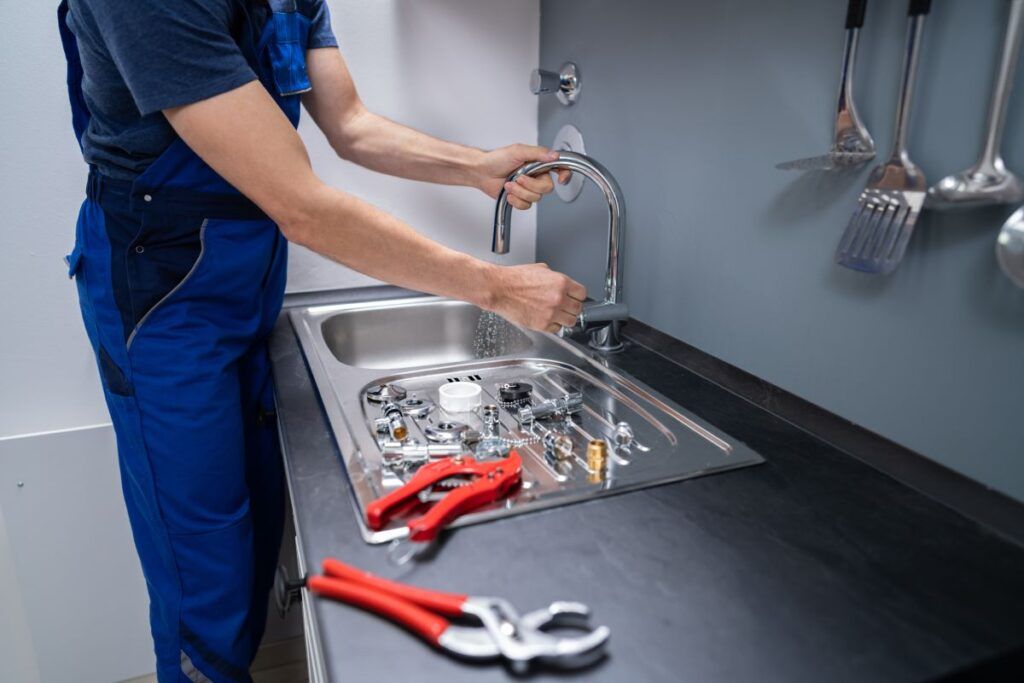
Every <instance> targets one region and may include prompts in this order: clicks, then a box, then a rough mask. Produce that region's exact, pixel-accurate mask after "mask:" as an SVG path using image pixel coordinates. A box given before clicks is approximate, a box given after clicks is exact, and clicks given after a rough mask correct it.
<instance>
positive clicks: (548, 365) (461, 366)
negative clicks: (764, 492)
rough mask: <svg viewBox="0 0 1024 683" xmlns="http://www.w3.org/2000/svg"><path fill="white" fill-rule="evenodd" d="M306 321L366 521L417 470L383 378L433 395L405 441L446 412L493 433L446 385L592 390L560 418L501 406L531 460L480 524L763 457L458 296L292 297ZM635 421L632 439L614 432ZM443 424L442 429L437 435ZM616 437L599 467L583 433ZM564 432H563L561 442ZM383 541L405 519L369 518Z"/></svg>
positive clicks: (578, 354)
mask: <svg viewBox="0 0 1024 683" xmlns="http://www.w3.org/2000/svg"><path fill="white" fill-rule="evenodd" d="M291 319H292V323H293V325H294V327H295V329H296V331H297V333H298V336H299V339H300V341H301V344H302V348H303V351H304V353H305V355H306V358H307V361H308V362H309V365H310V368H311V370H312V373H313V377H314V379H315V381H316V385H317V388H318V390H319V392H320V395H321V399H322V402H323V405H324V408H325V411H326V413H327V416H328V419H329V421H330V423H331V428H332V430H333V432H334V435H335V437H336V439H337V441H338V446H339V450H340V452H341V454H342V461H343V462H342V463H341V464H342V466H343V467H344V468H345V470H346V472H347V474H348V478H349V481H350V482H351V483H352V489H353V492H354V496H355V504H356V507H357V508H358V510H359V518H360V520H361V521H362V520H363V519H364V516H365V509H366V505H367V504H368V503H369V502H370V501H372V500H374V499H376V498H378V497H380V496H382V495H384V494H386V493H387V492H389V491H390V490H393V489H394V488H395V487H397V486H400V485H401V484H402V483H403V481H404V480H406V479H408V477H409V476H411V472H412V471H413V470H412V469H411V468H409V467H408V466H407V465H408V463H406V464H405V465H404V466H400V465H394V464H389V463H385V458H384V455H383V453H382V445H383V444H384V442H385V441H386V438H387V437H386V436H384V435H382V434H381V433H380V432H379V431H378V425H377V420H378V418H379V417H380V416H381V412H380V406H379V404H377V403H373V402H371V401H370V400H369V398H368V396H367V392H368V390H370V389H371V388H372V387H375V386H379V385H382V384H392V385H397V386H398V387H400V388H401V389H403V390H404V391H405V392H407V396H408V397H410V398H415V399H421V400H422V401H423V402H425V403H427V404H430V403H433V404H435V406H434V408H433V409H432V410H430V411H429V412H428V413H427V414H425V415H422V416H413V415H409V416H407V424H408V427H409V434H408V437H406V439H407V443H413V444H417V443H418V444H426V443H428V442H429V441H430V439H431V438H433V436H435V435H436V429H435V428H437V427H439V426H444V425H445V424H446V423H461V424H462V425H464V426H465V427H466V428H468V429H469V430H471V431H476V432H485V431H486V427H485V424H484V420H483V417H482V414H481V410H480V409H476V410H474V411H471V412H465V413H451V414H449V413H447V412H445V411H444V410H442V409H441V408H440V405H439V396H438V388H439V387H440V386H442V385H444V384H449V383H451V382H474V383H476V384H479V385H480V386H481V388H482V390H483V403H484V404H485V405H486V404H499V403H500V401H499V395H498V388H499V387H501V386H502V385H504V384H506V383H509V382H518V383H528V384H529V385H531V386H532V387H533V391H532V395H531V400H532V401H533V402H534V404H538V403H539V402H542V401H544V400H548V399H553V398H556V397H559V396H562V395H565V394H566V393H570V392H578V393H579V394H580V395H581V396H582V407H581V410H579V412H576V413H574V414H572V415H571V416H570V417H569V418H568V419H564V418H559V420H558V421H556V422H554V423H552V422H546V421H544V420H538V421H536V422H532V423H531V422H524V421H521V420H520V419H519V416H518V415H517V408H515V407H512V406H504V407H502V408H501V409H500V410H499V416H500V419H499V423H500V427H499V428H498V429H499V433H500V435H501V437H502V438H503V439H504V442H505V443H506V444H507V445H510V446H513V447H515V448H516V450H517V451H518V452H519V453H520V455H521V456H522V460H523V483H522V486H521V487H519V488H518V489H517V490H516V491H515V492H514V493H513V494H512V495H511V496H510V497H509V498H508V499H506V500H504V501H501V502H500V503H496V504H494V505H492V506H490V507H489V508H486V509H483V510H480V511H478V512H474V513H473V514H470V515H466V516H464V517H462V518H460V519H459V520H458V521H457V522H456V525H463V524H471V523H474V522H482V521H485V520H489V519H494V518H496V517H501V516H505V515H512V514H518V513H522V512H528V511H530V510H536V509H540V508H545V507H553V506H556V505H564V504H567V503H572V502H577V501H581V500H587V499H590V498H594V497H597V496H603V495H609V494H612V493H619V492H622V491H627V490H633V489H638V488H643V487H646V486H654V485H657V484H662V483H666V482H670V481H678V480H681V479H687V478H690V477H696V476H701V475H704V474H710V473H713V472H721V471H724V470H730V469H735V468H738V467H744V466H747V465H754V464H757V463H760V462H763V459H762V458H761V456H759V455H758V454H757V453H755V452H753V451H751V450H750V449H749V448H747V447H746V446H745V445H744V444H743V443H741V442H739V441H737V440H735V439H733V438H731V437H729V436H728V435H727V434H724V433H722V432H720V431H718V430H717V429H715V428H714V427H713V426H711V425H708V424H706V423H704V422H703V421H701V420H700V419H698V418H696V417H695V416H693V415H691V414H689V413H688V412H687V411H686V410H685V409H683V408H682V407H680V406H678V405H676V404H675V403H673V402H671V401H669V400H668V399H666V398H665V397H664V396H662V395H660V394H658V393H657V392H655V391H654V390H652V389H650V388H648V387H646V386H644V385H643V384H641V383H639V382H637V381H636V380H634V379H632V378H630V377H628V376H626V375H624V374H621V373H619V372H617V371H615V370H613V369H611V368H609V367H607V366H606V365H605V364H603V363H602V362H601V360H602V359H601V357H600V356H599V355H597V352H595V351H591V350H589V349H586V348H584V347H582V346H579V345H576V344H575V343H573V342H571V341H567V340H562V339H559V338H557V337H555V336H553V335H547V334H540V333H536V332H532V331H528V330H523V329H520V328H518V327H516V326H514V325H511V324H509V323H508V322H506V321H504V320H502V319H501V318H498V317H496V316H494V315H492V314H488V313H484V312H483V311H481V310H479V309H477V308H475V307H473V306H470V305H468V304H464V303H461V302H456V301H449V300H443V299H438V298H433V297H411V298H407V299H397V300H388V301H377V302H369V303H358V304H337V305H326V306H311V307H306V308H298V309H294V310H293V311H292V312H291ZM621 422H626V423H628V425H629V426H630V428H631V430H632V432H633V437H634V438H633V440H632V442H631V443H628V444H626V445H624V446H619V445H617V442H616V440H615V429H616V425H618V424H619V423H621ZM432 432H433V433H432ZM549 433H552V434H555V433H556V434H559V435H562V436H564V437H566V439H567V440H568V443H569V444H571V448H570V449H563V450H562V451H560V452H558V453H557V455H556V454H555V453H554V452H552V450H551V449H550V448H546V447H545V445H544V439H545V437H546V436H548V435H549ZM595 439H603V440H605V441H606V443H608V444H609V448H610V451H609V460H608V462H607V467H606V468H605V469H603V470H601V471H595V470H592V469H591V468H590V466H589V464H588V461H587V458H586V449H587V444H588V443H589V442H591V441H592V440H595ZM564 443H565V442H563V445H564ZM362 533H363V536H364V538H365V539H366V540H367V541H368V542H371V543H379V542H384V541H388V540H390V539H393V538H398V537H401V536H403V535H405V533H406V528H405V526H404V525H403V524H402V522H401V520H398V521H396V522H395V523H394V524H393V525H392V526H390V527H388V528H386V529H383V530H381V531H371V530H369V529H368V528H366V527H365V526H363V527H362Z"/></svg>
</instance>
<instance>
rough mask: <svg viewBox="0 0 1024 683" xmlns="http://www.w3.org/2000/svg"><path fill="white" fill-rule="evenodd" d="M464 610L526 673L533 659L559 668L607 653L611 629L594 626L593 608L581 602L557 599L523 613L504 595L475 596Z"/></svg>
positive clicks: (516, 668) (575, 665)
mask: <svg viewBox="0 0 1024 683" xmlns="http://www.w3.org/2000/svg"><path fill="white" fill-rule="evenodd" d="M462 611H463V612H464V613H466V614H470V615H473V616H474V617H476V618H477V619H479V620H480V623H481V624H483V626H484V629H486V631H487V632H488V633H489V634H490V637H491V638H492V639H493V641H494V642H495V643H496V644H497V646H498V650H499V651H500V652H501V654H502V656H503V657H505V659H506V660H507V661H508V662H509V665H510V666H511V667H512V669H513V670H514V671H516V672H518V673H523V672H525V671H527V670H528V669H529V668H530V665H531V664H532V663H533V662H535V661H536V662H542V663H544V664H548V665H553V666H556V667H558V668H565V669H575V668H581V667H586V666H589V665H590V664H592V663H594V662H596V661H598V660H599V659H601V658H602V657H603V656H604V645H605V643H606V642H608V638H609V636H610V635H611V630H610V629H609V628H608V627H607V626H598V627H597V628H591V626H590V624H589V620H590V609H589V608H588V607H587V606H586V605H584V604H581V603H578V602H553V603H551V604H550V605H548V606H547V607H544V608H541V609H538V610H534V611H532V612H529V613H527V614H525V615H523V616H520V615H519V614H518V613H517V612H516V610H515V608H514V607H513V606H512V605H511V604H510V603H509V602H508V601H507V600H503V599H501V598H490V597H479V596H471V597H468V598H467V599H466V602H465V603H464V604H463V605H462ZM546 628H568V629H573V630H578V631H580V635H572V636H568V635H556V634H554V633H548V632H546V631H545V630H544V629H546Z"/></svg>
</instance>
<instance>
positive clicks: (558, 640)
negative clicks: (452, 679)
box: [306, 558, 611, 671]
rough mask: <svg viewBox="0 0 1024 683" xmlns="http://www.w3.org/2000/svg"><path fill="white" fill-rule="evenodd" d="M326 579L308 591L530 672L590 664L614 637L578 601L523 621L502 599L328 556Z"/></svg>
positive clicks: (454, 649)
mask: <svg viewBox="0 0 1024 683" xmlns="http://www.w3.org/2000/svg"><path fill="white" fill-rule="evenodd" d="M323 571H324V575H323V576H311V577H309V578H308V579H307V580H306V587H307V588H309V589H310V590H311V591H313V592H314V593H316V594H317V595H322V596H324V597H329V598H333V599H335V600H340V601H342V602H345V603H348V604H350V605H354V606H356V607H361V608H363V609H366V610H369V611H371V612H375V613H377V614H379V615H381V616H384V617H387V618H388V619H391V620H392V621H395V622H396V623H399V624H401V625H403V626H405V627H406V628H408V629H409V630H410V631H412V632H413V633H415V634H417V635H419V636H420V637H421V638H423V639H424V640H426V641H427V642H428V643H430V644H431V645H433V646H435V647H438V648H440V649H442V650H445V651H447V652H450V653H452V654H456V655H459V656H461V657H466V658H470V659H493V658H496V657H499V656H504V657H505V658H506V659H507V660H508V661H509V662H510V664H512V665H513V667H514V668H516V669H518V670H520V671H521V670H524V669H526V668H527V667H528V666H529V664H530V662H531V661H534V660H543V661H545V662H547V663H550V664H554V665H557V666H562V667H579V666H586V665H587V664H590V663H592V662H594V661H596V660H597V659H600V658H601V657H602V656H603V647H604V644H605V643H606V642H607V640H608V637H609V635H611V632H610V631H609V629H608V627H607V626H599V627H597V628H594V629H591V628H590V627H589V624H588V619H589V617H590V610H589V609H588V608H587V606H586V605H582V604H580V603H574V602H555V603H552V604H551V605H549V606H548V607H546V608H543V609H539V610H536V611H534V612H530V613H529V614H525V615H523V616H519V614H518V613H517V612H516V610H515V608H513V607H512V605H510V604H509V603H508V602H507V601H506V600H503V599H501V598H490V597H479V596H469V595H458V594H453V593H440V592H436V591H430V590H425V589H423V588H416V587H414V586H407V585H404V584H401V583H396V582H394V581H388V580H387V579H382V578H380V577H378V576H374V575H373V574H370V573H369V572H364V571H362V570H360V569H356V568H355V567H351V566H349V565H347V564H345V563H343V562H340V561H338V560H335V559H331V558H328V559H326V560H324V562H323ZM465 616H471V617H475V618H476V619H477V620H479V621H480V623H481V626H460V625H457V624H452V623H451V622H450V621H449V620H448V619H447V618H446V617H449V618H450V617H465ZM552 626H556V627H557V626H570V627H572V628H573V629H574V630H575V631H576V632H578V633H579V635H573V636H571V637H568V636H560V635H554V634H553V633H548V632H545V630H544V629H545V628H550V627H552Z"/></svg>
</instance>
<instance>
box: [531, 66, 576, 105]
mask: <svg viewBox="0 0 1024 683" xmlns="http://www.w3.org/2000/svg"><path fill="white" fill-rule="evenodd" d="M581 86H582V81H581V79H580V70H579V69H578V68H577V67H576V65H575V64H573V63H572V62H566V63H565V64H563V65H562V68H561V71H560V72H559V73H555V72H554V71H547V70H546V69H534V70H533V73H532V74H531V75H530V92H532V93H533V94H534V95H550V94H551V93H554V94H555V95H557V96H558V101H559V102H561V103H562V104H564V105H565V106H567V107H568V106H569V105H571V104H575V102H576V99H577V98H578V97H579V96H580V88H581Z"/></svg>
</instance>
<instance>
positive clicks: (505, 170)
mask: <svg viewBox="0 0 1024 683" xmlns="http://www.w3.org/2000/svg"><path fill="white" fill-rule="evenodd" d="M557 158H558V152H553V151H551V150H549V149H547V148H546V147H536V146H534V145H509V146H508V147H502V148H500V149H496V150H493V151H491V152H485V153H484V155H483V156H482V157H481V159H480V162H479V164H478V166H477V169H476V171H477V177H478V181H477V187H479V188H480V189H481V190H482V191H483V192H484V193H485V194H486V195H487V196H488V197H490V198H491V199H497V197H498V193H500V192H501V188H502V187H504V188H505V189H506V190H507V191H508V195H509V197H508V203H509V204H511V205H512V206H514V207H515V208H517V209H528V208H530V207H531V206H532V205H533V204H534V203H535V202H538V201H540V198H541V197H542V196H543V195H546V194H548V193H549V192H551V191H552V190H553V189H555V184H554V183H553V182H552V181H551V174H549V173H545V174H544V175H541V176H538V177H536V178H531V177H530V176H520V177H519V178H518V179H517V181H516V182H514V183H507V182H505V179H506V178H508V177H509V176H510V175H511V174H512V172H513V171H515V170H516V169H517V168H519V167H520V166H522V165H523V164H528V163H530V162H531V161H554V160H555V159H557ZM569 176H570V172H569V171H568V170H565V169H560V170H559V171H558V182H560V183H562V184H563V185H564V184H565V183H567V182H569Z"/></svg>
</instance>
